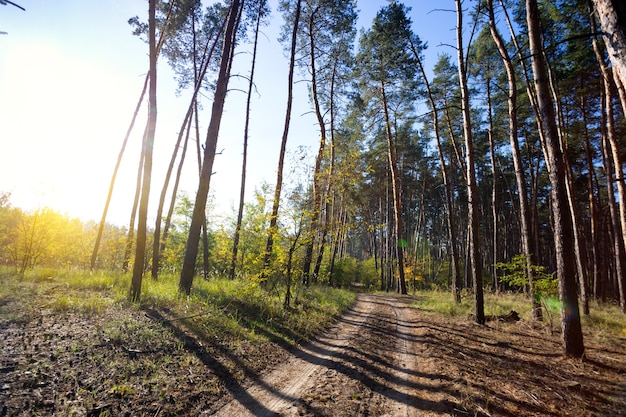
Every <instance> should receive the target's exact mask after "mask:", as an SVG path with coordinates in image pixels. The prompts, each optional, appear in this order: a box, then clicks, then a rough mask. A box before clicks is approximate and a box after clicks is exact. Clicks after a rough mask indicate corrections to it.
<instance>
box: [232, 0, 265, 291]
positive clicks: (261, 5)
mask: <svg viewBox="0 0 626 417" xmlns="http://www.w3.org/2000/svg"><path fill="white" fill-rule="evenodd" d="M254 6H255V7H257V10H256V21H255V26H254V40H253V42H252V61H251V64H250V65H251V67H250V75H249V78H248V93H247V98H246V121H245V124H244V129H243V157H242V160H241V185H240V187H239V208H238V209H237V223H236V224H235V234H234V236H233V250H232V256H231V261H230V271H229V273H228V276H229V277H230V279H235V270H236V266H237V252H238V250H239V238H240V236H241V224H242V221H243V209H244V203H245V194H246V170H247V165H248V135H249V131H250V107H251V104H250V103H251V100H252V92H253V89H254V72H255V68H256V59H257V45H258V41H259V34H260V27H261V22H262V21H263V18H264V17H265V16H266V15H268V14H269V8H268V6H267V1H266V0H259V1H257V2H255V3H254Z"/></svg>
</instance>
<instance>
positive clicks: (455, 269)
mask: <svg viewBox="0 0 626 417" xmlns="http://www.w3.org/2000/svg"><path fill="white" fill-rule="evenodd" d="M411 50H412V52H413V55H414V56H415V59H416V60H417V65H418V66H419V69H420V72H421V73H422V77H423V78H424V84H425V85H426V94H427V96H428V101H429V102H430V107H431V108H432V113H433V130H434V134H435V141H436V143H437V150H438V153H439V163H440V164H441V175H442V177H443V186H444V190H445V196H446V200H445V203H446V225H447V228H448V239H449V244H448V246H449V249H450V271H451V275H452V276H451V284H452V285H451V287H452V298H453V299H454V302H455V303H456V304H460V303H461V291H460V288H461V274H460V272H459V253H458V250H457V244H456V240H457V238H456V229H455V228H456V225H455V224H454V213H453V205H452V189H451V184H450V179H449V178H450V174H449V172H448V165H447V164H446V159H445V157H444V151H443V146H442V145H441V137H440V135H439V128H440V127H439V111H438V109H437V104H436V103H435V98H434V97H433V94H432V90H431V88H430V83H429V82H428V77H427V76H426V71H424V66H423V65H422V60H421V59H420V57H419V54H418V53H417V50H416V48H415V47H414V45H413V44H412V43H411Z"/></svg>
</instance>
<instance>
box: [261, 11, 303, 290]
mask: <svg viewBox="0 0 626 417" xmlns="http://www.w3.org/2000/svg"><path fill="white" fill-rule="evenodd" d="M301 3H302V0H297V1H296V10H295V14H294V21H293V31H292V33H291V52H290V54H289V75H288V84H287V110H286V111H285V125H284V127H283V137H282V141H281V145H280V154H279V156H278V169H277V173H276V189H275V190H274V204H273V205H272V214H271V216H270V226H269V230H268V233H267V242H266V244H265V254H264V255H263V268H264V271H263V278H264V279H267V273H268V269H269V266H270V261H271V257H272V250H273V246H274V235H275V234H276V233H277V229H278V226H277V223H278V208H279V206H280V194H281V190H282V187H283V165H284V163H285V152H286V150H287V139H288V138H289V125H290V123H291V106H292V104H293V77H294V67H295V61H296V47H297V40H298V39H297V34H298V25H299V23H300V11H301Z"/></svg>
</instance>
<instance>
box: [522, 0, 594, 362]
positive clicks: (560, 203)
mask: <svg viewBox="0 0 626 417" xmlns="http://www.w3.org/2000/svg"><path fill="white" fill-rule="evenodd" d="M526 21H527V25H528V37H529V44H530V53H531V60H532V67H533V73H534V80H535V89H536V91H537V105H538V106H539V108H538V111H539V114H540V117H541V122H542V123H541V125H542V127H543V130H544V131H543V137H544V140H545V142H546V143H545V148H546V151H547V156H548V160H547V161H546V162H547V165H548V173H549V176H550V184H551V186H552V190H551V203H552V215H553V220H554V225H553V228H554V245H555V250H556V265H557V277H558V281H559V297H560V300H561V319H562V320H561V328H562V332H563V333H562V334H563V350H564V353H565V355H567V356H572V357H582V356H583V355H584V353H585V348H584V344H583V334H582V329H581V324H580V312H579V308H578V294H577V291H576V275H575V274H576V269H575V265H573V264H572V262H571V260H570V259H568V257H569V256H571V254H572V253H574V249H575V248H574V230H573V225H572V218H571V216H570V212H569V210H568V201H567V190H566V184H565V181H566V173H565V164H564V162H563V154H562V152H561V144H560V141H559V136H558V133H557V127H556V119H555V115H554V105H553V103H552V98H551V96H550V88H549V85H548V78H547V77H548V72H547V68H546V63H545V61H544V58H543V54H542V45H541V31H540V28H539V9H538V7H537V0H526Z"/></svg>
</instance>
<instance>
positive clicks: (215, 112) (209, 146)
mask: <svg viewBox="0 0 626 417" xmlns="http://www.w3.org/2000/svg"><path fill="white" fill-rule="evenodd" d="M239 7H240V1H239V0H233V1H232V2H231V4H230V9H229V12H228V23H227V24H226V30H225V32H224V44H223V46H222V55H221V59H220V66H219V72H218V76H217V84H216V88H215V96H214V97H213V108H212V111H211V120H210V122H209V128H208V130H207V138H206V144H205V147H204V158H203V162H202V171H201V173H200V183H199V184H198V192H197V193H196V200H195V204H194V208H193V215H192V217H191V225H190V227H189V236H188V238H187V245H186V248H185V256H184V259H183V267H182V270H181V273H180V281H179V284H178V285H179V290H180V292H181V293H185V294H189V293H190V292H191V286H192V284H193V277H194V273H195V267H196V258H197V256H198V244H199V241H200V232H201V229H202V226H203V224H206V203H207V197H208V194H209V188H210V184H211V173H212V172H213V162H214V160H215V150H216V147H217V138H218V135H219V130H220V123H221V121H222V113H223V111H224V102H225V101H226V93H227V92H228V81H229V79H230V67H231V65H230V64H231V62H230V61H231V59H232V52H233V49H234V47H235V40H236V36H237V23H238V17H239Z"/></svg>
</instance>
